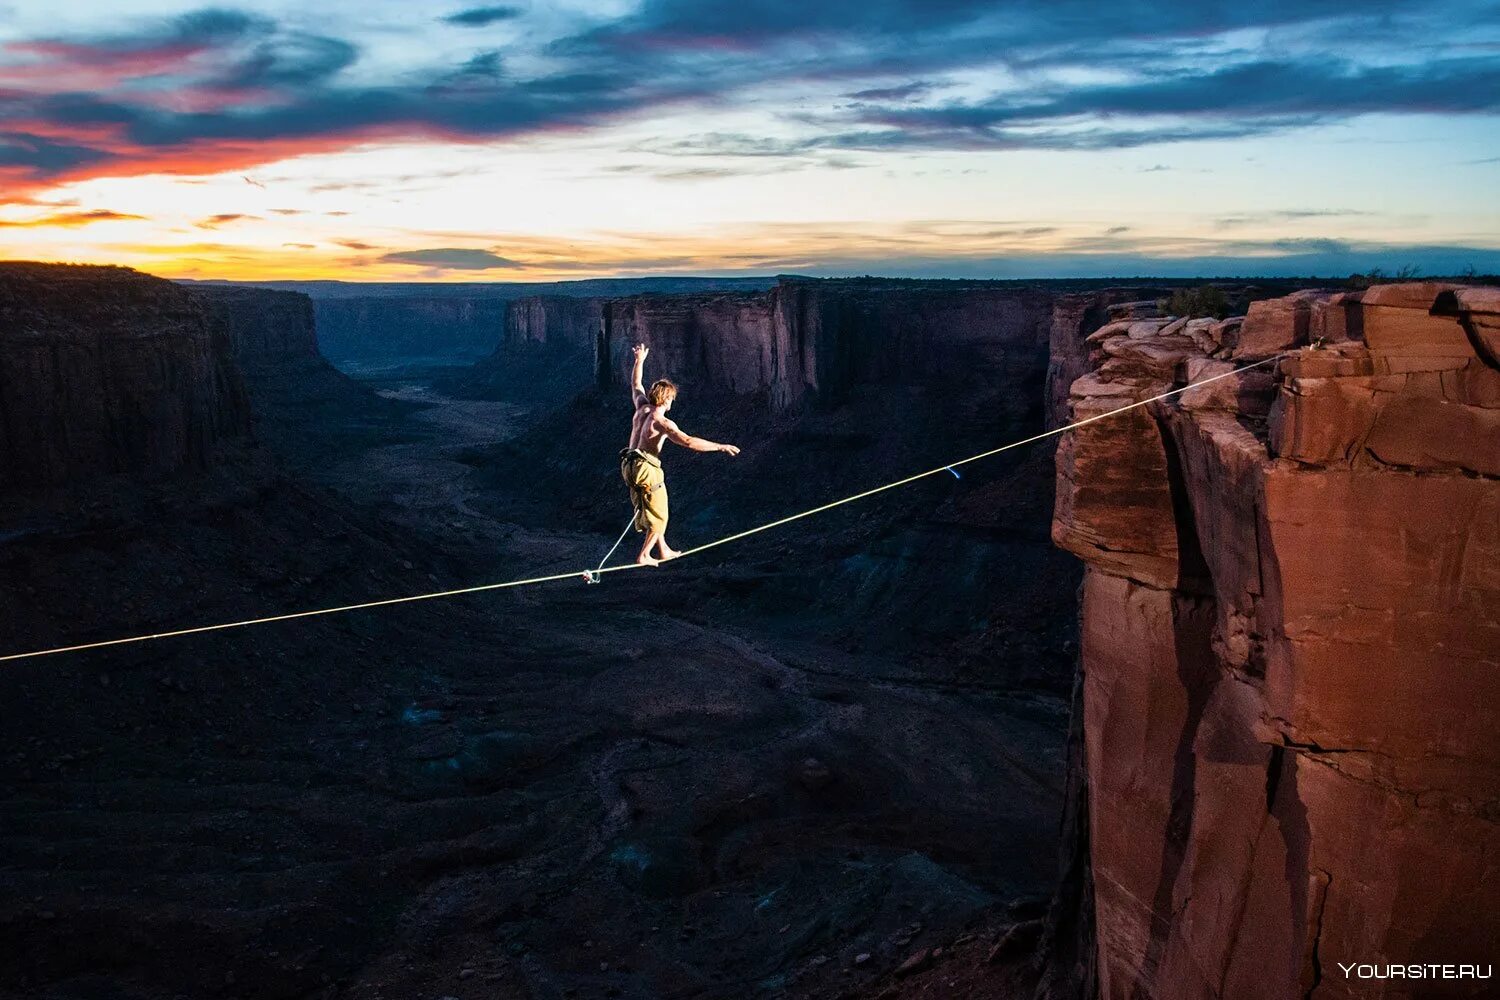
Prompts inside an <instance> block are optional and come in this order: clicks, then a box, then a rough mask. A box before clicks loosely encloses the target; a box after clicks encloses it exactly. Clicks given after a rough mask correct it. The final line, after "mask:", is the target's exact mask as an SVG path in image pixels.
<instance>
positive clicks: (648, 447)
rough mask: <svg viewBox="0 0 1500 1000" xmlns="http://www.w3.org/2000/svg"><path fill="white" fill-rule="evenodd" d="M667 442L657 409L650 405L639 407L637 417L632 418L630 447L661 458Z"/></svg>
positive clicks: (636, 412)
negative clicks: (662, 449)
mask: <svg viewBox="0 0 1500 1000" xmlns="http://www.w3.org/2000/svg"><path fill="white" fill-rule="evenodd" d="M666 442H667V432H666V429H665V428H663V427H662V426H661V424H660V422H659V421H658V420H657V407H655V406H652V405H651V404H649V403H647V404H645V405H643V406H637V407H636V408H635V416H633V417H631V418H630V447H632V448H635V449H638V450H640V451H643V452H645V453H646V454H648V455H655V456H656V457H658V458H660V457H661V446H662V445H664V444H666Z"/></svg>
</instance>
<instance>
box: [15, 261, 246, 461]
mask: <svg viewBox="0 0 1500 1000" xmlns="http://www.w3.org/2000/svg"><path fill="white" fill-rule="evenodd" d="M248 429H249V408H248V404H247V402H246V397H245V391H244V387H243V385H242V383H241V380H240V376H239V373H238V370H237V369H236V367H235V365H234V362H233V359H232V357H231V350H230V345H229V339H228V335H227V334H226V332H225V331H224V330H223V328H222V327H221V326H220V325H219V324H218V323H217V322H216V321H215V320H214V319H213V318H212V317H211V316H209V315H208V313H206V312H205V310H204V309H203V307H202V305H201V304H200V303H199V302H198V300H197V299H195V298H194V297H193V296H192V295H191V294H190V293H188V292H187V291H185V290H184V289H182V288H180V287H179V286H177V285H175V284H173V283H172V282H169V281H163V280H161V279H160V278H153V277H149V276H147V275H144V274H140V273H138V272H135V271H131V270H127V269H125V268H111V267H77V266H67V265H55V264H0V487H9V486H21V487H27V486H38V485H51V484H60V483H66V482H72V481H76V480H79V479H83V478H87V477H89V476H92V475H99V474H103V473H113V472H147V473H165V472H172V471H175V470H178V469H185V468H201V467H203V466H205V465H207V464H208V462H209V460H210V457H211V453H212V451H213V449H214V446H215V445H216V444H217V443H218V442H219V441H221V440H224V439H226V438H231V437H238V436H242V435H244V434H246V433H248Z"/></svg>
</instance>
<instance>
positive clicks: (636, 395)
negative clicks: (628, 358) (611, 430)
mask: <svg viewBox="0 0 1500 1000" xmlns="http://www.w3.org/2000/svg"><path fill="white" fill-rule="evenodd" d="M632 353H633V354H634V355H635V367H634V368H633V369H632V371H631V373H630V379H631V381H630V401H631V402H632V403H633V404H635V406H636V407H637V408H639V407H640V405H641V404H642V403H644V402H645V401H646V383H645V381H644V379H645V375H646V355H648V354H650V353H651V348H649V347H647V346H646V345H645V344H636V345H635V350H634V351H633V352H632Z"/></svg>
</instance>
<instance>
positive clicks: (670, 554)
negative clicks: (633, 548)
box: [656, 545, 682, 562]
mask: <svg viewBox="0 0 1500 1000" xmlns="http://www.w3.org/2000/svg"><path fill="white" fill-rule="evenodd" d="M656 551H658V552H660V553H661V561H662V562H666V561H667V560H668V559H676V558H677V557H678V556H680V555H682V553H681V552H678V551H677V550H676V549H669V548H667V547H666V546H665V545H663V546H662V547H661V548H659V549H657V550H656Z"/></svg>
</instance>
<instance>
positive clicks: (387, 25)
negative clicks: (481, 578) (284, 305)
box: [0, 0, 1500, 281]
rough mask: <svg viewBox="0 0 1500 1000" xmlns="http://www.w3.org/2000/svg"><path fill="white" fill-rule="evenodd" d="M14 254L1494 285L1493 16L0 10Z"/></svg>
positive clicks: (223, 263)
mask: <svg viewBox="0 0 1500 1000" xmlns="http://www.w3.org/2000/svg"><path fill="white" fill-rule="evenodd" d="M0 259H22V260H55V261H76V262H85V263H99V264H123V265H127V266H131V267H136V268H140V269H141V270H145V271H149V272H151V273H154V274H160V275H163V276H167V277H195V278H236V279H249V280H270V279H289V278H339V279H345V280H353V281H400V280H423V281H430V280H462V281H543V280H556V279H567V278H582V277H600V276H635V275H644V274H705V275H721V274H777V273H800V274H883V275H911V276H944V277H998V278H1018V277H1041V276H1056V277H1073V276H1139V275H1155V276H1186V275H1225V276H1227V275H1276V274H1285V275H1302V274H1317V275H1328V276H1344V275H1348V274H1352V273H1355V272H1364V271H1368V270H1370V269H1372V268H1381V269H1383V270H1385V271H1387V272H1388V273H1394V272H1397V271H1400V270H1402V269H1407V270H1409V271H1412V272H1415V273H1418V274H1425V275H1434V274H1459V273H1464V272H1467V271H1474V272H1478V273H1500V0H1426V2H1397V0H1364V2H1363V3H1360V4H1351V3H1348V2H1347V0H1156V2H1152V3H1143V2H1141V0H1111V2H1095V0H1087V2H1085V0H1050V2H1048V3H1045V4H1043V3H1037V2H1030V3H1025V2H1019V0H735V2H731V3H716V2H709V0H570V2H561V3H529V2H526V0H518V2H516V3H505V4H496V5H465V4H463V3H428V2H413V0H321V2H318V3H307V2H306V0H298V2H281V0H257V2H245V3H239V4H234V5H229V6H212V7H206V6H197V5H191V4H183V3H170V2H162V0H67V2H65V3H58V2H56V0H52V2H48V3H42V2H37V0H0Z"/></svg>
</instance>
